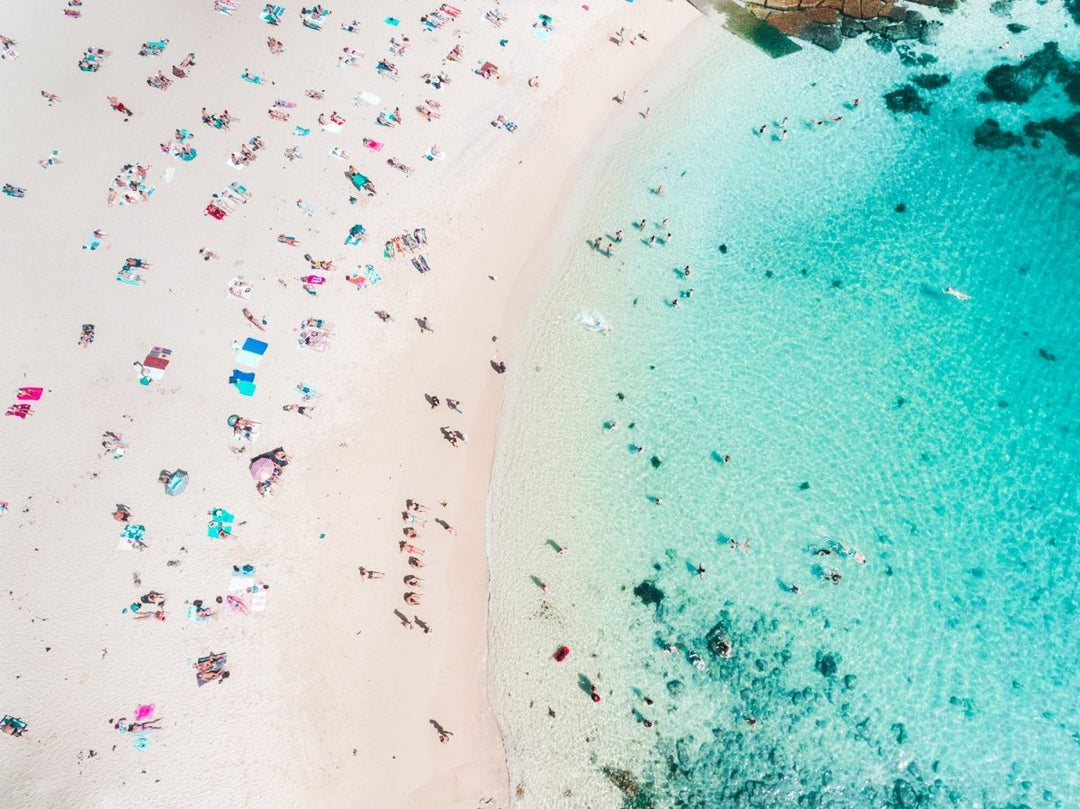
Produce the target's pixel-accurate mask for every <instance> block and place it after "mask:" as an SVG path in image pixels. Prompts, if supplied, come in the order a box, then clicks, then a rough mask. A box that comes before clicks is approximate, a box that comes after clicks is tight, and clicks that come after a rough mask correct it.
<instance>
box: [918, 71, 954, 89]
mask: <svg viewBox="0 0 1080 809" xmlns="http://www.w3.org/2000/svg"><path fill="white" fill-rule="evenodd" d="M911 80H912V81H913V82H915V84H917V85H919V86H920V87H921V88H923V89H924V90H936V89H938V88H939V87H944V86H945V85H946V84H948V83H949V82H950V81H952V79H950V78H949V76H948V75H947V74H945V73H923V74H921V75H918V76H912V77H911Z"/></svg>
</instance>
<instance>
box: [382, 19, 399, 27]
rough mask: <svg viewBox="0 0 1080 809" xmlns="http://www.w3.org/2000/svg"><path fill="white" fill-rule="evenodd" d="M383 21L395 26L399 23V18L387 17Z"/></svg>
mask: <svg viewBox="0 0 1080 809" xmlns="http://www.w3.org/2000/svg"><path fill="white" fill-rule="evenodd" d="M383 22H384V23H386V24H387V25H392V26H394V27H395V28H396V27H397V26H398V25H400V24H401V20H399V19H398V18H397V17H387V18H386V19H385V20H383Z"/></svg>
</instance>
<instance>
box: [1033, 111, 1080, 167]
mask: <svg viewBox="0 0 1080 809" xmlns="http://www.w3.org/2000/svg"><path fill="white" fill-rule="evenodd" d="M1046 132H1049V133H1050V134H1052V135H1055V136H1056V137H1057V138H1058V139H1059V140H1060V141H1061V144H1062V145H1063V146H1064V147H1065V151H1066V152H1068V153H1069V154H1071V155H1072V156H1073V157H1080V112H1076V113H1073V114H1072V115H1070V116H1069V117H1068V118H1065V119H1061V118H1047V119H1045V120H1043V121H1031V122H1029V123H1027V124H1025V125H1024V134H1025V135H1028V136H1029V137H1031V138H1032V145H1038V140H1039V139H1041V137H1042V136H1043V134H1045V133H1046Z"/></svg>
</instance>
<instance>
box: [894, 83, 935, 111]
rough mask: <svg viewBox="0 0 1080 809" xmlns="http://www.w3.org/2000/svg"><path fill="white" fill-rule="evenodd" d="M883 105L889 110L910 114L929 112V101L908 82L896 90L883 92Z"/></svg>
mask: <svg viewBox="0 0 1080 809" xmlns="http://www.w3.org/2000/svg"><path fill="white" fill-rule="evenodd" d="M885 106H886V107H888V108H889V111H890V112H906V113H908V114H909V115H912V114H914V113H916V112H921V113H922V114H923V115H929V114H930V103H929V102H928V101H926V100H924V99H923V97H922V96H921V95H919V91H918V90H916V89H915V88H914V87H912V86H911V85H910V84H905V85H904V86H903V87H901V88H899V89H898V90H893V91H892V92H891V93H886V94H885Z"/></svg>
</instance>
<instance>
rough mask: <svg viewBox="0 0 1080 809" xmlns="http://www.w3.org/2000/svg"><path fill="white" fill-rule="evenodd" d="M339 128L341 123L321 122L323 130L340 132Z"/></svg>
mask: <svg viewBox="0 0 1080 809" xmlns="http://www.w3.org/2000/svg"><path fill="white" fill-rule="evenodd" d="M341 129H342V127H341V124H335V123H329V124H323V127H322V131H323V132H333V133H335V134H336V133H338V132H340V131H341Z"/></svg>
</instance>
